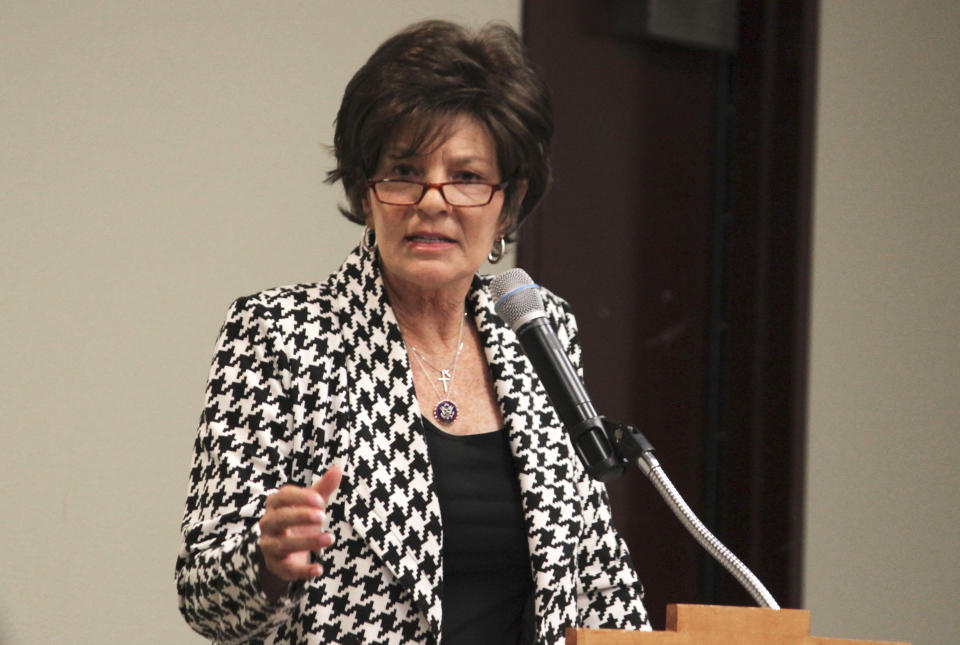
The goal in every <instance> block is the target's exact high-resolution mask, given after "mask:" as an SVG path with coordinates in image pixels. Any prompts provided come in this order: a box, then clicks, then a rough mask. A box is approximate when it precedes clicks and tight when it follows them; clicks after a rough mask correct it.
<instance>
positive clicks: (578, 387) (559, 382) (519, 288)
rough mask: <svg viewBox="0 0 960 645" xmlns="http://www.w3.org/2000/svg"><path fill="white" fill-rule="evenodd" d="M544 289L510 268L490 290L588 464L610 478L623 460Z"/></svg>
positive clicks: (596, 475)
mask: <svg viewBox="0 0 960 645" xmlns="http://www.w3.org/2000/svg"><path fill="white" fill-rule="evenodd" d="M539 289H540V285H538V284H535V283H534V282H533V280H532V279H531V278H530V276H529V275H527V272H526V271H524V270H523V269H510V270H509V271H505V272H503V273H501V274H500V275H497V276H495V277H494V278H493V281H492V282H491V284H490V295H491V297H492V298H493V301H494V303H495V304H494V308H495V309H496V312H497V315H498V316H500V318H501V319H502V320H503V321H504V322H505V323H507V325H509V326H510V328H511V329H513V331H514V332H515V333H516V335H517V339H518V340H519V341H520V346H521V347H522V348H523V352H524V354H526V355H527V358H528V359H529V361H530V363H531V364H532V365H533V369H534V371H535V372H536V373H537V375H538V376H539V377H540V381H541V382H542V383H543V387H544V389H545V390H546V391H547V397H548V398H549V399H550V403H552V404H553V407H554V409H555V410H556V411H557V416H558V417H560V422H561V423H563V426H564V428H566V430H567V433H568V434H569V435H570V441H571V443H572V444H573V450H574V452H576V453H577V457H579V458H580V462H581V463H582V464H583V467H584V468H585V469H586V471H587V473H588V474H589V475H590V476H591V477H593V478H594V479H597V480H600V481H609V480H611V479H614V478H616V477H618V476H620V475H621V474H623V470H624V463H623V461H622V459H621V458H620V457H619V456H618V455H617V453H616V452H615V451H614V450H613V447H612V446H611V445H610V441H609V439H608V438H607V432H606V429H605V428H604V424H603V419H602V418H601V417H600V415H598V414H597V410H596V408H594V407H593V403H592V402H591V401H590V397H589V396H588V395H587V391H586V389H585V388H584V387H583V383H581V382H580V378H579V377H578V376H577V371H576V370H575V369H574V367H573V365H572V364H571V363H570V359H569V358H568V357H567V354H566V352H565V351H564V349H563V347H562V346H561V345H560V341H559V339H557V334H556V332H554V330H553V327H551V325H550V320H549V319H548V318H547V312H546V310H545V309H544V307H543V299H542V298H541V297H540V291H539Z"/></svg>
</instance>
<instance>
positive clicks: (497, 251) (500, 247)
mask: <svg viewBox="0 0 960 645" xmlns="http://www.w3.org/2000/svg"><path fill="white" fill-rule="evenodd" d="M506 250H507V243H506V242H504V241H503V238H502V237H498V238H497V239H495V240H494V241H493V247H492V248H491V249H490V253H488V254H487V262H489V263H490V264H496V263H497V262H499V261H500V260H502V259H503V254H504V253H505V252H506Z"/></svg>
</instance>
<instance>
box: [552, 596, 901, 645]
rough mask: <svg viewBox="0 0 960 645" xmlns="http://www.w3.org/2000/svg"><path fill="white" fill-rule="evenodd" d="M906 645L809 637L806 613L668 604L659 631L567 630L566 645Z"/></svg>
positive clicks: (799, 610) (797, 610)
mask: <svg viewBox="0 0 960 645" xmlns="http://www.w3.org/2000/svg"><path fill="white" fill-rule="evenodd" d="M881 642H883V643H886V645H909V643H891V642H887V641H858V640H846V639H842V638H821V637H819V636H811V635H810V612H809V611H806V610H803V609H780V610H777V609H760V608H757V607H721V606H716V605H667V628H666V629H665V630H664V631H662V632H636V631H623V630H619V629H575V628H572V627H571V628H568V629H567V645H877V644H879V643H881Z"/></svg>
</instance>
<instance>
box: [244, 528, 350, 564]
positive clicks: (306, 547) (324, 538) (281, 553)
mask: <svg viewBox="0 0 960 645" xmlns="http://www.w3.org/2000/svg"><path fill="white" fill-rule="evenodd" d="M331 544H333V536H332V535H331V534H329V533H317V534H316V535H305V536H289V535H288V536H284V537H279V538H278V537H272V536H265V537H264V538H263V539H262V540H261V542H260V550H261V551H263V555H264V557H265V558H266V559H268V560H269V559H270V558H273V559H276V560H283V559H284V558H285V557H287V556H288V555H291V554H293V553H302V552H307V551H319V550H320V549H325V548H327V547H328V546H330V545H331Z"/></svg>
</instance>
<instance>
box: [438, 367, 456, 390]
mask: <svg viewBox="0 0 960 645" xmlns="http://www.w3.org/2000/svg"><path fill="white" fill-rule="evenodd" d="M437 380H438V381H440V382H441V383H443V393H444V394H446V393H447V388H449V387H450V385H449V383H450V381H452V380H453V377H452V376H450V370H440V376H439V377H437Z"/></svg>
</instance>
